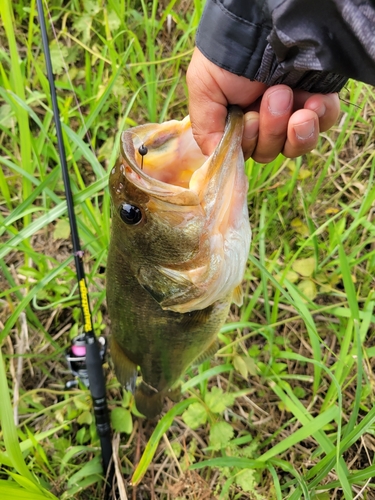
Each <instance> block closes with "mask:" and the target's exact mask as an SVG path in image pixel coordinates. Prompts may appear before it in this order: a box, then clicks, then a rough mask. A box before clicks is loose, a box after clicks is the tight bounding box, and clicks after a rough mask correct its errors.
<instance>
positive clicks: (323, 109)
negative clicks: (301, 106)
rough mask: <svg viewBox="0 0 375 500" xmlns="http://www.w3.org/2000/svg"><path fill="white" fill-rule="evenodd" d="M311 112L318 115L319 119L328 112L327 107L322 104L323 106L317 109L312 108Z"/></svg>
mask: <svg viewBox="0 0 375 500" xmlns="http://www.w3.org/2000/svg"><path fill="white" fill-rule="evenodd" d="M310 109H311V111H314V113H316V114H317V115H318V118H321V117H322V116H323V115H324V114H325V112H326V107H325V106H324V104H322V105H321V106H318V107H317V108H315V109H314V108H310Z"/></svg>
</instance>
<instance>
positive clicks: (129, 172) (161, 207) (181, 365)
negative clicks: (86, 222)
mask: <svg viewBox="0 0 375 500" xmlns="http://www.w3.org/2000/svg"><path fill="white" fill-rule="evenodd" d="M242 135H243V112H242V110H241V108H239V107H238V106H231V107H229V111H228V115H227V121H226V126H225V130H224V133H223V136H222V139H221V140H220V142H219V144H218V146H217V147H216V149H215V151H214V152H213V154H212V155H211V156H209V157H207V156H205V155H203V154H202V152H201V150H200V148H199V147H198V145H197V143H196V142H195V140H194V137H193V133H192V128H191V122H190V119H189V116H187V117H185V118H184V119H183V120H181V121H179V120H170V121H166V122H164V123H161V124H155V123H151V124H145V125H140V126H137V127H134V128H130V129H128V130H125V131H124V132H122V135H121V141H120V155H119V158H118V161H117V163H116V165H115V166H114V167H113V169H112V170H111V172H110V175H109V191H110V197H111V213H112V227H111V237H110V245H109V249H108V260H107V271H106V294H107V306H108V313H109V318H110V352H111V358H112V361H113V365H114V369H115V374H116V376H117V379H118V380H119V382H120V383H121V384H122V386H123V387H125V389H127V390H130V391H131V392H132V393H134V397H135V403H136V407H137V409H138V411H140V412H141V413H142V414H143V415H145V416H146V417H147V418H150V419H152V418H155V417H156V416H158V415H159V414H160V413H161V411H162V409H163V404H164V401H165V398H166V397H168V398H169V399H171V400H172V401H176V400H178V398H179V397H180V394H179V392H180V389H179V383H180V379H181V377H182V375H183V374H184V373H185V372H186V370H187V369H188V368H189V367H190V366H191V365H198V364H200V363H201V362H203V361H204V360H206V359H208V358H209V357H210V356H212V355H213V354H214V353H215V352H216V350H217V348H218V342H217V334H218V332H219V330H220V328H221V327H222V325H223V324H224V323H225V321H226V318H227V316H228V312H229V308H230V305H231V304H232V302H234V303H236V304H237V305H239V306H240V305H241V304H242V301H243V292H242V280H243V276H244V272H245V268H246V263H247V259H248V254H249V249H250V242H251V229H250V223H249V215H248V207H247V189H248V180H247V177H246V175H245V170H244V165H245V163H244V157H243V152H242V148H241V141H242ZM138 370H140V375H141V377H139V379H140V382H139V380H138V382H139V383H138V384H137V378H138Z"/></svg>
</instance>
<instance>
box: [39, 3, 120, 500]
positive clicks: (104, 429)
mask: <svg viewBox="0 0 375 500" xmlns="http://www.w3.org/2000/svg"><path fill="white" fill-rule="evenodd" d="M37 7H38V15H39V23H40V31H41V36H42V43H43V50H44V56H45V63H46V69H47V77H48V81H49V87H50V93H51V101H52V109H53V115H54V121H55V126H56V136H57V144H58V150H59V156H60V162H61V171H62V177H63V181H64V187H65V196H66V203H67V209H68V216H69V224H70V232H71V239H72V245H73V256H74V263H75V268H76V274H77V281H78V287H79V296H80V303H81V309H82V315H83V320H84V332H85V333H84V335H83V339H84V345H74V346H73V347H72V350H73V348H74V349H75V350H76V352H77V353H78V354H80V355H81V356H82V357H84V358H85V363H86V370H87V378H88V381H87V383H88V385H89V389H90V392H91V396H92V400H93V407H94V414H95V421H96V428H97V432H98V435H99V439H100V445H101V451H102V463H103V470H104V475H105V476H107V478H108V481H107V488H106V498H108V496H109V492H110V487H111V483H112V478H113V462H112V464H111V459H112V441H111V427H110V420H109V414H108V408H107V401H106V388H105V379H104V374H103V367H102V354H103V353H102V352H101V350H100V349H99V346H98V342H97V340H96V337H95V334H94V331H93V322H92V316H91V309H90V303H89V295H88V289H87V284H86V278H85V272H84V268H83V260H82V257H83V251H82V250H81V246H80V242H79V236H78V229H77V222H76V217H75V212H74V202H73V196H72V191H71V187H70V180H69V174H68V167H67V162H66V154H65V147H64V141H63V136H62V127H61V122H60V113H59V108H58V104H57V97H56V88H55V82H54V77H53V70H52V62H51V54H50V51H49V44H48V36H47V28H46V23H45V19H44V8H43V3H42V0H37ZM110 464H111V467H110Z"/></svg>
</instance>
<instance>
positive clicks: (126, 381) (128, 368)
mask: <svg viewBox="0 0 375 500" xmlns="http://www.w3.org/2000/svg"><path fill="white" fill-rule="evenodd" d="M110 351H111V358H112V361H113V364H114V366H115V373H116V377H117V380H118V381H119V382H120V384H121V385H122V386H124V387H125V389H126V390H127V391H130V392H132V393H133V394H134V391H135V382H136V380H137V375H138V370H137V365H136V364H135V363H133V362H132V361H130V359H129V358H128V357H127V355H126V354H125V353H124V351H123V350H122V348H121V347H120V345H119V344H118V342H116V340H115V339H114V338H113V336H112V337H111V340H110Z"/></svg>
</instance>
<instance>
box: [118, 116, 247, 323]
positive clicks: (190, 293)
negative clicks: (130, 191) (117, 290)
mask: <svg viewBox="0 0 375 500" xmlns="http://www.w3.org/2000/svg"><path fill="white" fill-rule="evenodd" d="M242 135H243V112H242V110H241V109H240V108H239V107H237V106H233V107H231V108H230V109H229V113H228V118H227V123H226V127H225V130H224V134H223V137H222V139H221V141H220V142H219V144H218V146H217V147H216V149H215V151H214V153H213V154H212V155H211V156H210V157H209V158H207V157H205V156H204V155H203V154H202V153H201V152H200V149H199V147H198V145H197V144H196V143H195V140H194V138H193V134H192V131H191V124H190V120H189V118H185V119H184V120H183V121H181V122H178V121H171V122H166V123H164V124H161V125H155V124H151V125H145V126H140V127H137V128H136V129H133V130H132V131H128V132H124V133H123V135H122V143H121V151H122V157H121V163H122V165H121V167H120V168H122V170H123V173H124V175H125V176H126V178H127V180H128V181H129V182H130V183H132V184H134V185H135V187H137V188H138V189H139V190H141V191H143V192H144V193H146V194H147V195H148V197H149V201H148V202H147V207H148V209H149V211H151V212H153V213H154V214H155V216H156V217H159V218H160V217H162V216H163V217H167V219H168V220H169V221H170V223H171V226H174V225H176V224H178V222H176V221H177V218H176V217H177V215H176V214H177V213H178V214H179V215H181V212H182V211H183V212H184V217H185V216H186V215H188V216H189V218H191V217H195V216H198V217H200V218H201V222H202V225H201V227H202V230H201V235H200V239H199V245H198V248H197V253H196V255H195V257H194V258H193V259H192V260H191V261H189V263H187V262H183V263H181V265H168V264H167V263H166V265H158V266H157V268H155V269H154V270H153V272H156V273H157V275H158V276H159V277H160V275H161V276H162V277H163V279H164V280H167V281H168V282H169V283H170V284H171V289H174V288H176V290H177V289H178V290H180V292H178V293H177V292H176V293H171V294H168V297H165V298H164V299H163V298H162V296H163V293H164V292H163V293H162V294H159V295H160V297H159V298H158V295H157V293H155V294H153V296H154V298H156V300H157V301H158V302H159V304H160V306H161V307H162V308H163V309H166V310H171V311H175V312H179V313H186V312H189V311H193V310H198V309H200V310H202V309H204V308H206V307H208V306H210V305H212V304H213V303H214V302H215V301H218V300H222V299H223V298H226V300H228V298H229V300H230V298H231V297H232V298H233V300H234V301H235V302H236V303H237V304H238V305H240V304H241V301H242V291H241V287H240V285H241V281H242V277H243V273H244V270H245V267H246V262H247V257H248V252H249V248H250V241H251V231H250V226H249V219H248V211H247V186H248V180H247V177H246V175H245V172H244V158H243V152H242V147H241V143H242ZM142 146H146V147H147V148H148V152H147V154H146V155H144V156H143V165H142V155H141V154H140V152H139V148H141V147H142ZM141 152H142V150H141ZM166 180H167V181H168V182H166ZM171 182H173V183H171ZM161 202H162V203H161ZM163 202H167V203H168V205H166V204H165V203H163ZM173 205H174V206H173ZM178 205H180V208H179V207H178ZM183 206H184V207H183ZM194 206H195V207H194ZM198 214H199V215H198ZM187 264H188V265H187ZM144 272H145V273H146V274H145V275H144V276H143V275H142V276H139V277H138V280H139V282H140V283H141V284H142V286H144V285H145V284H148V285H149V284H150V283H154V282H155V283H156V282H157V280H155V279H152V276H149V275H148V274H147V272H146V271H145V270H144ZM155 283H154V284H153V288H155V290H156V292H158V285H155ZM172 285H173V286H172Z"/></svg>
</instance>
